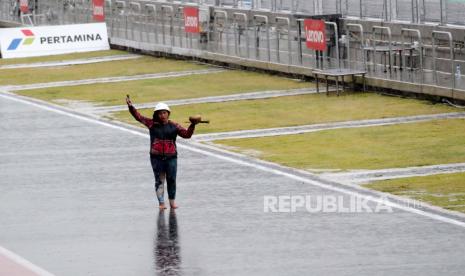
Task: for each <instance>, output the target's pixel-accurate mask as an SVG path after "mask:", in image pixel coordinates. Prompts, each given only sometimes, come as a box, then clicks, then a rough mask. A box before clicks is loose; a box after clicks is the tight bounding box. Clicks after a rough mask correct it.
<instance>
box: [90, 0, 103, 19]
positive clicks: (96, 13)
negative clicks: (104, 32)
mask: <svg viewBox="0 0 465 276" xmlns="http://www.w3.org/2000/svg"><path fill="white" fill-rule="evenodd" d="M104 5H105V4H104V0H92V15H93V17H94V20H95V21H97V22H102V21H105V13H104V11H103V7H104Z"/></svg>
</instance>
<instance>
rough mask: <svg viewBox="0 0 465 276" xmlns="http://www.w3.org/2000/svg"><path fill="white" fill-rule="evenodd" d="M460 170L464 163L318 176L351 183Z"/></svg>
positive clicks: (464, 165) (462, 168) (457, 171)
mask: <svg viewBox="0 0 465 276" xmlns="http://www.w3.org/2000/svg"><path fill="white" fill-rule="evenodd" d="M460 172H465V163H453V164H440V165H430V166H419V167H418V166H417V167H407V168H391V169H379V170H362V171H349V172H328V173H322V174H320V175H319V176H320V177H321V178H326V179H332V180H334V179H336V180H337V181H342V182H348V183H352V184H364V183H369V182H372V181H379V180H385V179H395V178H408V177H416V176H429V175H437V174H450V173H460Z"/></svg>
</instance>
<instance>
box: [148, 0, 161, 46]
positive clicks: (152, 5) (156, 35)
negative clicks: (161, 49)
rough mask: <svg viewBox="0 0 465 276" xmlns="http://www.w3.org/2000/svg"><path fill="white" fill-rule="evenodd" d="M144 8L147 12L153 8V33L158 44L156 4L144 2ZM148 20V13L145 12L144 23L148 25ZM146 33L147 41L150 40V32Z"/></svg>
mask: <svg viewBox="0 0 465 276" xmlns="http://www.w3.org/2000/svg"><path fill="white" fill-rule="evenodd" d="M145 8H146V9H145V10H146V11H147V12H149V11H150V10H153V19H154V35H155V43H156V44H158V31H157V6H155V4H145ZM148 21H149V15H148V14H147V17H146V23H147V24H146V25H147V26H148V23H149V22H148ZM146 33H147V42H150V32H146Z"/></svg>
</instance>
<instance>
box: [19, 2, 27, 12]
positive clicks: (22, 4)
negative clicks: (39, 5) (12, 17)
mask: <svg viewBox="0 0 465 276" xmlns="http://www.w3.org/2000/svg"><path fill="white" fill-rule="evenodd" d="M19 9H20V10H21V12H22V13H28V12H29V3H28V0H19Z"/></svg>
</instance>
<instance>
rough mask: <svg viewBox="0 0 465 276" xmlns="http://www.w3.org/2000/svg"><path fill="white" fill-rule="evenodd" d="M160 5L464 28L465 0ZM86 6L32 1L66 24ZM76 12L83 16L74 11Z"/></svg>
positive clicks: (216, 0) (15, 5) (220, 0)
mask: <svg viewBox="0 0 465 276" xmlns="http://www.w3.org/2000/svg"><path fill="white" fill-rule="evenodd" d="M149 2H150V1H149ZM151 2H155V1H151ZM158 2H165V3H171V4H189V3H192V4H198V5H210V6H217V7H232V8H244V9H254V10H267V11H273V12H283V13H287V12H290V13H293V14H296V13H301V14H308V15H322V14H341V15H343V16H345V17H353V18H361V19H378V20H384V21H406V22H414V23H423V22H432V23H441V24H455V25H465V0H182V1H173V0H166V1H158ZM84 6H90V1H89V0H35V1H30V9H31V12H32V11H34V9H35V11H34V12H35V13H36V14H44V15H45V16H47V20H48V21H51V20H53V19H57V18H58V17H63V20H65V21H66V20H69V19H70V18H68V17H69V16H68V15H66V13H68V14H69V13H70V12H72V13H73V14H72V16H77V17H82V16H87V15H86V14H85V13H83V12H84V10H83V9H82V7H84ZM0 7H1V9H0V14H1V16H2V18H4V19H5V18H9V19H10V20H15V21H20V19H21V18H20V15H19V1H18V0H2V2H1V6H0ZM57 8H59V10H57ZM76 9H77V10H79V12H80V14H79V13H78V14H76V12H74V11H73V10H76ZM81 12H82V13H81ZM60 19H61V18H60ZM58 21H60V20H58Z"/></svg>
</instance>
